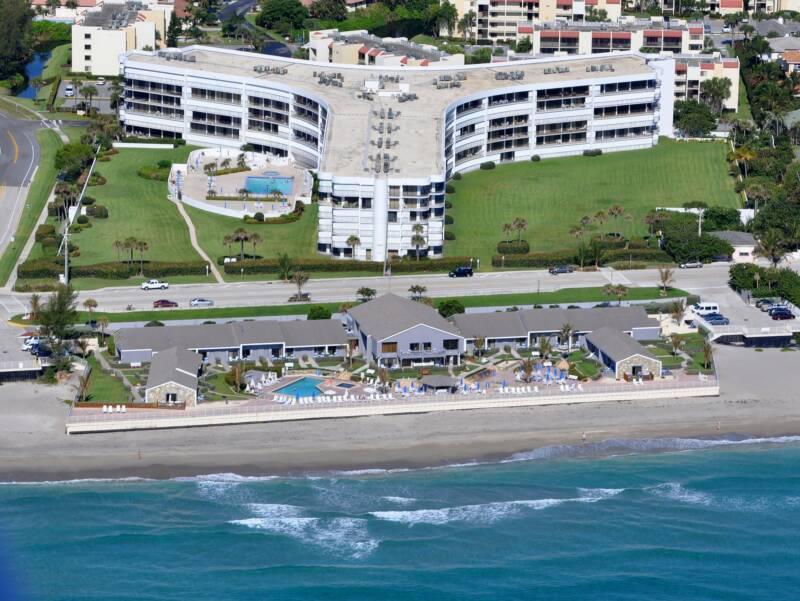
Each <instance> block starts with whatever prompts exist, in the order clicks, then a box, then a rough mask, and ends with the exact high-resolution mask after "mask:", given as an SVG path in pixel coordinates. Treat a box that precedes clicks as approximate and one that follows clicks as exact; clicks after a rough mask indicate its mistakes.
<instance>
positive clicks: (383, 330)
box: [348, 294, 461, 340]
mask: <svg viewBox="0 0 800 601" xmlns="http://www.w3.org/2000/svg"><path fill="white" fill-rule="evenodd" d="M348 312H349V313H350V315H351V316H352V318H353V319H354V320H355V321H356V323H358V327H359V329H360V330H361V331H362V332H364V333H365V334H368V335H370V336H372V337H373V338H375V339H376V340H383V339H385V338H388V337H389V336H392V335H393V334H398V333H399V332H403V331H405V330H408V329H409V328H413V327H414V326H418V325H426V326H429V327H431V328H436V329H437V330H441V331H443V332H447V333H448V334H453V335H454V336H458V337H461V334H460V333H459V332H458V329H457V328H456V327H455V326H454V325H453V324H452V323H450V322H449V321H447V320H446V319H445V318H444V317H442V316H441V315H439V313H438V312H437V311H436V309H433V308H432V307H429V306H428V305H425V304H423V303H418V302H416V301H412V300H410V299H407V298H403V297H402V296H397V295H396V294H384V295H383V296H380V297H378V298H376V299H374V300H371V301H369V302H366V303H364V304H362V305H358V306H357V307H353V308H352V309H350V310H349V311H348Z"/></svg>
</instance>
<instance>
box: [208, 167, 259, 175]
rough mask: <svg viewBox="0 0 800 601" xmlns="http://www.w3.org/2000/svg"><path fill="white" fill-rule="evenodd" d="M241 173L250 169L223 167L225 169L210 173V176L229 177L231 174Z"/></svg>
mask: <svg viewBox="0 0 800 601" xmlns="http://www.w3.org/2000/svg"><path fill="white" fill-rule="evenodd" d="M243 171H250V167H225V169H217V170H216V171H212V172H211V175H229V174H231V173H241V172H243Z"/></svg>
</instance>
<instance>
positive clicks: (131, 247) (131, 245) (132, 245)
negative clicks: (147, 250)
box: [122, 236, 138, 270]
mask: <svg viewBox="0 0 800 601" xmlns="http://www.w3.org/2000/svg"><path fill="white" fill-rule="evenodd" d="M137 243H138V240H137V239H136V238H134V237H133V236H131V237H128V238H125V241H124V242H123V243H122V248H124V249H125V251H126V252H127V253H128V269H129V270H130V268H131V266H132V265H133V251H135V250H136V244H137Z"/></svg>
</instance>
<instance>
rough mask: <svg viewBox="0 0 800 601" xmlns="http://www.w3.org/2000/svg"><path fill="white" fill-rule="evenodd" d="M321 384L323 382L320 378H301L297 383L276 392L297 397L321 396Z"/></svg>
mask: <svg viewBox="0 0 800 601" xmlns="http://www.w3.org/2000/svg"><path fill="white" fill-rule="evenodd" d="M321 383H322V380H321V379H319V378H300V379H299V380H297V382H292V383H291V384H288V385H286V386H284V387H283V388H278V390H276V391H275V392H279V393H281V394H289V395H291V396H295V397H299V396H320V395H321V394H322V392H321V391H320V389H319V384H321Z"/></svg>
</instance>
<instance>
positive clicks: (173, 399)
mask: <svg viewBox="0 0 800 601" xmlns="http://www.w3.org/2000/svg"><path fill="white" fill-rule="evenodd" d="M177 402H178V393H177V392H168V393H167V403H169V404H170V405H171V404H173V403H177Z"/></svg>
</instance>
